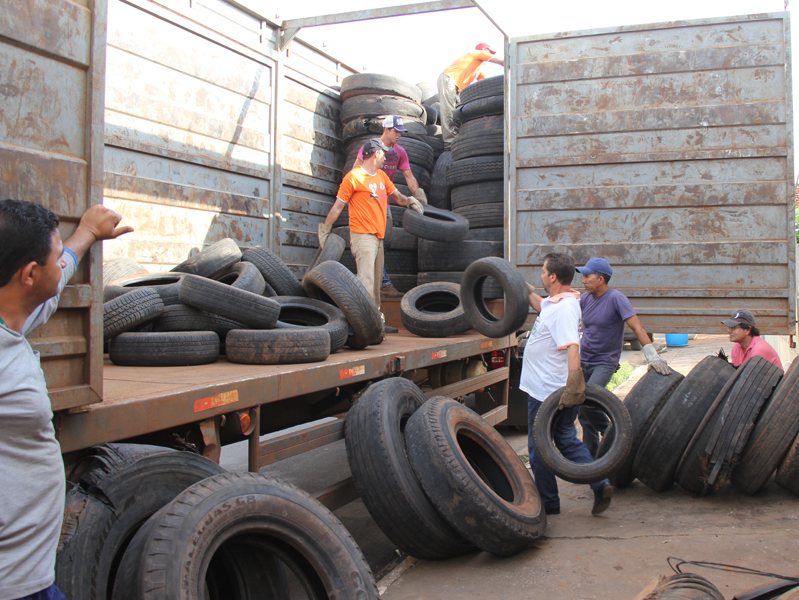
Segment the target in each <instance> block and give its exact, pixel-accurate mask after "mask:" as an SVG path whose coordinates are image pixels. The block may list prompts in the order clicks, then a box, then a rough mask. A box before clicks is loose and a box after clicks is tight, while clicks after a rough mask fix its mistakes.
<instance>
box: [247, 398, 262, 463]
mask: <svg viewBox="0 0 799 600" xmlns="http://www.w3.org/2000/svg"><path fill="white" fill-rule="evenodd" d="M250 418H251V419H252V420H253V428H252V431H251V432H250V435H249V436H247V470H248V471H249V472H250V473H258V472H259V471H260V470H261V444H260V442H261V407H260V406H256V407H255V408H253V409H250Z"/></svg>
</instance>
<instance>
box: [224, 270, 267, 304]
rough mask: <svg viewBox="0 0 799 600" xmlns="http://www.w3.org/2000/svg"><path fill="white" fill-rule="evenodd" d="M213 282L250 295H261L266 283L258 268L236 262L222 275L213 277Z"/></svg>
mask: <svg viewBox="0 0 799 600" xmlns="http://www.w3.org/2000/svg"><path fill="white" fill-rule="evenodd" d="M214 280H215V281H218V282H219V283H224V284H225V285H229V286H230V287H233V288H236V289H237V290H244V291H245V292H250V293H252V294H258V295H259V296H261V295H263V293H264V290H265V289H266V281H265V280H264V276H263V275H261V272H260V271H259V270H258V268H257V267H256V266H255V265H254V264H252V263H250V262H237V263H236V264H234V265H231V266H230V267H229V268H228V269H227V270H226V271H225V272H224V273H222V274H221V275H217V276H216V277H214Z"/></svg>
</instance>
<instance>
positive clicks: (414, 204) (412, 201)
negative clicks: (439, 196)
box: [408, 197, 424, 215]
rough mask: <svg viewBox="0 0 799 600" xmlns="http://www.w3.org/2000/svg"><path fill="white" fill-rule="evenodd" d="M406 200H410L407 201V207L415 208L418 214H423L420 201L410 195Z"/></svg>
mask: <svg viewBox="0 0 799 600" xmlns="http://www.w3.org/2000/svg"><path fill="white" fill-rule="evenodd" d="M408 200H410V202H408V208H410V209H411V210H415V211H416V212H418V213H419V214H420V215H423V214H424V207H423V206H422V203H421V202H419V201H418V200H417V199H416V198H414V197H410V198H408Z"/></svg>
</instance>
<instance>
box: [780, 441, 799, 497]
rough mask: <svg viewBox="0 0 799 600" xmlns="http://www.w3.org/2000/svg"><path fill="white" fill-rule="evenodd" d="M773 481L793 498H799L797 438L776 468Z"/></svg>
mask: <svg viewBox="0 0 799 600" xmlns="http://www.w3.org/2000/svg"><path fill="white" fill-rule="evenodd" d="M775 481H776V482H777V484H778V485H779V486H780V487H782V488H783V489H786V490H788V491H789V492H791V493H792V494H793V495H794V496H799V436H797V438H796V439H795V440H794V441H793V443H792V444H791V446H790V449H789V450H788V454H786V455H785V458H784V459H783V460H782V462H781V463H780V466H779V467H778V468H777V476H776V478H775Z"/></svg>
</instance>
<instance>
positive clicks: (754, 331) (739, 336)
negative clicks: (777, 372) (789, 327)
mask: <svg viewBox="0 0 799 600" xmlns="http://www.w3.org/2000/svg"><path fill="white" fill-rule="evenodd" d="M721 324H722V325H726V326H727V333H729V335H730V341H731V342H735V345H734V346H733V347H732V352H731V353H730V359H731V360H732V366H733V367H740V366H741V365H742V364H744V363H745V362H746V361H747V360H749V359H750V358H752V357H753V356H762V357H763V358H765V359H766V360H767V361H769V362H771V363H774V364H775V365H777V366H778V367H779V368H780V369H781V368H782V362H781V361H780V357H779V356H778V355H777V352H776V351H775V350H774V348H772V347H771V346H770V345H769V343H768V342H767V341H766V340H764V339H763V338H762V337H760V331H759V330H758V328H757V327H755V316H754V315H753V314H752V311H750V310H747V309H745V308H743V309H741V310H736V311H735V312H734V313H732V316H731V317H730V318H729V319H727V320H725V321H722V322H721Z"/></svg>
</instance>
